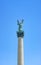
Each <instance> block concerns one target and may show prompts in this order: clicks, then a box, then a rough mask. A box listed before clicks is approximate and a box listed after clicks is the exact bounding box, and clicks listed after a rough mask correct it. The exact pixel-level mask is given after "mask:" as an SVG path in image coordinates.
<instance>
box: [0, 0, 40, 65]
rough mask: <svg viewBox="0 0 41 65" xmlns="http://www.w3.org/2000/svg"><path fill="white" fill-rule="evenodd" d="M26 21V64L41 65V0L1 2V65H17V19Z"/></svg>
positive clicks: (2, 0)
mask: <svg viewBox="0 0 41 65" xmlns="http://www.w3.org/2000/svg"><path fill="white" fill-rule="evenodd" d="M22 18H23V19H24V25H23V29H24V32H25V34H24V64H25V65H41V0H0V65H17V53H18V38H17V34H16V31H17V29H18V26H17V19H19V20H20V19H22Z"/></svg>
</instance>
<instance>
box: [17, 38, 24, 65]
mask: <svg viewBox="0 0 41 65" xmlns="http://www.w3.org/2000/svg"><path fill="white" fill-rule="evenodd" d="M18 65H24V47H23V38H22V37H19V38H18Z"/></svg>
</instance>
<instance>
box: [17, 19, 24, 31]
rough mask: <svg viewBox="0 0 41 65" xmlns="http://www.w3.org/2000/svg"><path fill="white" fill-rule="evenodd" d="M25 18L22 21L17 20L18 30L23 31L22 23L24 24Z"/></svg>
mask: <svg viewBox="0 0 41 65" xmlns="http://www.w3.org/2000/svg"><path fill="white" fill-rule="evenodd" d="M23 21H24V20H23V19H22V20H21V22H19V20H17V24H18V26H19V27H18V31H19V32H21V31H22V25H23Z"/></svg>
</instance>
